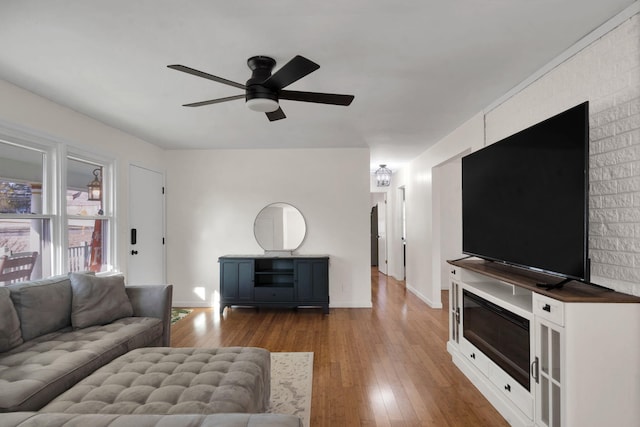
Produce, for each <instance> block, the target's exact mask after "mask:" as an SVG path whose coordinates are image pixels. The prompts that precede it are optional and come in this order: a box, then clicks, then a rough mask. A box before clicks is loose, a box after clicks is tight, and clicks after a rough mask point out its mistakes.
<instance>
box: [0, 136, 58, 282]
mask: <svg viewBox="0 0 640 427" xmlns="http://www.w3.org/2000/svg"><path fill="white" fill-rule="evenodd" d="M46 159H47V153H46V152H45V151H41V150H37V149H32V148H28V147H22V146H18V145H13V144H9V143H6V142H2V141H0V258H2V259H13V258H19V257H20V258H22V257H24V256H25V254H33V259H32V262H30V263H28V264H25V265H23V266H21V267H19V269H21V270H24V271H25V273H24V275H22V276H21V277H18V278H17V277H16V274H11V273H12V271H13V270H16V269H18V267H11V268H6V267H5V266H6V264H4V265H3V266H2V270H0V285H4V284H7V283H12V282H16V281H21V280H28V279H29V278H32V279H38V278H41V277H46V276H50V275H51V273H52V264H51V218H50V216H49V215H46V212H45V211H44V207H45V206H44V203H43V181H44V179H43V176H44V174H43V171H44V165H45V164H46Z"/></svg>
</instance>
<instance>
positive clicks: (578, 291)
mask: <svg viewBox="0 0 640 427" xmlns="http://www.w3.org/2000/svg"><path fill="white" fill-rule="evenodd" d="M447 262H448V263H449V264H451V265H455V266H456V267H460V268H464V269H466V270H470V271H474V272H476V273H480V274H483V275H485V276H487V277H491V278H494V279H497V280H501V281H503V282H506V283H510V284H512V285H515V286H519V287H521V288H525V289H529V290H530V291H533V292H536V293H538V294H541V295H545V296H548V297H549V298H553V299H557V300H558V301H562V302H592V303H640V297H636V296H633V295H628V294H623V293H621V292H616V291H613V290H610V289H606V288H602V287H599V286H593V285H587V284H585V283H580V282H578V281H575V280H572V281H570V282H568V283H565V284H564V286H563V287H562V288H560V289H544V288H540V287H538V286H536V284H537V283H557V282H560V280H562V279H560V278H558V277H554V276H550V275H548V274H544V273H537V272H534V271H528V270H524V269H522V268H518V267H513V266H509V265H505V264H500V263H497V262H491V261H485V260H482V259H464V260H457V261H456V260H454V261H447Z"/></svg>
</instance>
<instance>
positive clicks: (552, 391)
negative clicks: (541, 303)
mask: <svg viewBox="0 0 640 427" xmlns="http://www.w3.org/2000/svg"><path fill="white" fill-rule="evenodd" d="M535 328H536V340H537V346H536V360H535V362H534V365H533V367H532V371H533V375H534V376H536V379H537V384H536V424H537V425H538V426H539V427H560V426H562V425H563V423H562V406H561V390H562V388H561V385H562V379H561V378H562V361H561V354H562V353H563V352H562V347H563V346H564V341H563V335H564V328H562V327H560V326H558V325H554V324H553V323H549V322H546V321H544V320H541V319H536V325H535ZM585 374H586V373H585Z"/></svg>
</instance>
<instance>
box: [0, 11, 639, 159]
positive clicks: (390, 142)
mask: <svg viewBox="0 0 640 427" xmlns="http://www.w3.org/2000/svg"><path fill="white" fill-rule="evenodd" d="M632 3H633V1H632V0H535V1H532V0H406V1H397V0H323V1H315V2H313V1H311V0H297V1H294V0H272V1H264V0H263V1H259V0H237V1H228V0H224V1H223V0H218V1H217V0H189V1H187V0H183V1H178V0H173V1H169V0H110V1H97V0H39V1H36V0H20V1H18V0H0V78H2V79H5V80H7V81H9V82H11V83H14V84H16V85H18V86H20V87H23V88H25V89H27V90H29V91H31V92H34V93H36V94H38V95H41V96H44V97H46V98H49V99H51V100H53V101H55V102H57V103H59V104H62V105H65V106H67V107H69V108H72V109H73V110H76V111H79V112H81V113H84V114H86V115H88V116H91V117H93V118H95V119H97V120H100V121H102V122H104V123H106V124H109V125H111V126H113V127H116V128H119V129H122V130H124V131H126V132H128V133H131V134H133V135H136V136H138V137H140V138H142V139H144V140H147V141H149V142H151V143H153V144H156V145H158V146H161V147H165V148H174V149H187V148H270V147H273V148H279V147H280V148H309V147H366V146H369V147H370V149H371V165H372V167H373V166H374V165H377V164H379V163H386V164H388V165H389V166H390V167H391V168H392V169H394V168H398V167H400V166H401V165H403V164H404V163H406V162H407V161H408V160H410V159H412V158H414V157H415V156H417V155H418V154H420V153H421V152H423V151H424V150H425V149H426V148H427V147H428V146H429V145H430V144H433V143H434V142H437V141H438V140H439V139H441V138H442V137H444V136H446V135H447V134H448V133H450V132H451V131H452V130H453V129H455V128H456V127H457V126H458V125H460V124H462V123H463V122H465V121H466V120H467V119H469V118H470V117H472V116H473V115H474V114H476V113H478V112H479V111H481V110H482V109H483V108H485V107H486V106H487V105H489V104H490V103H491V102H492V101H494V100H496V99H497V98H498V97H499V96H500V95H502V94H504V93H505V92H507V91H508V90H509V89H511V88H513V87H514V86H516V85H517V84H518V83H520V82H521V81H522V80H524V79H525V78H526V77H528V76H529V75H531V74H532V73H533V72H535V71H536V70H538V69H539V68H541V67H542V66H543V65H545V64H546V63H547V62H549V61H550V60H551V59H553V58H554V57H555V56H557V55H558V54H560V53H561V52H562V51H564V50H565V49H567V48H568V47H569V46H571V45H572V44H574V43H575V42H576V41H578V40H579V39H581V38H582V37H584V36H585V35H586V34H588V33H589V32H591V31H592V30H594V29H595V28H597V27H598V26H599V25H601V24H602V23H604V22H605V21H607V20H608V19H609V18H610V17H612V16H614V15H615V14H617V13H618V12H620V11H621V10H623V9H624V8H625V7H627V6H629V5H630V4H632ZM254 55H267V56H271V57H273V58H274V59H275V60H276V61H277V62H278V65H276V69H277V68H279V67H280V66H281V65H283V64H284V63H286V62H287V61H288V60H289V59H291V58H292V57H293V56H295V55H302V56H305V57H307V58H309V59H311V60H312V61H314V62H317V63H318V64H320V66H321V68H320V69H319V70H318V71H316V72H314V73H312V74H310V75H308V76H307V77H305V78H303V79H302V80H299V81H298V82H295V83H294V84H292V85H291V86H289V87H288V88H287V89H291V90H303V91H304V90H308V91H316V92H333V93H345V94H353V95H355V100H354V102H353V103H352V104H351V106H349V107H340V106H327V105H320V104H310V103H303V102H294V101H286V100H283V101H281V106H282V108H283V110H284V111H285V113H286V114H287V119H284V120H280V121H276V122H269V121H268V120H267V118H266V117H265V116H264V114H262V113H256V112H253V111H250V110H248V109H247V108H246V107H245V106H244V105H243V101H242V100H236V101H231V102H227V103H223V104H215V105H209V106H204V107H198V108H186V107H182V106H181V105H182V104H184V103H188V102H195V101H203V100H208V99H213V98H219V97H224V96H230V95H237V94H241V93H242V92H241V90H239V89H235V88H233V87H230V86H225V85H222V84H219V83H216V82H213V81H210V80H205V79H202V78H198V77H194V76H191V75H188V74H185V73H180V72H177V71H174V70H171V69H168V68H167V67H166V66H167V65H169V64H183V65H187V66H189V67H192V68H196V69H198V70H201V71H205V72H207V73H210V74H214V75H216V76H220V77H224V78H227V79H229V80H233V81H236V82H240V83H244V82H245V81H246V80H247V79H248V78H249V77H250V70H249V69H248V68H247V65H246V60H247V58H249V57H251V56H254ZM0 102H2V101H0Z"/></svg>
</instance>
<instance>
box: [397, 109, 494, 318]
mask: <svg viewBox="0 0 640 427" xmlns="http://www.w3.org/2000/svg"><path fill="white" fill-rule="evenodd" d="M483 141H484V120H483V116H482V114H477V115H476V116H474V117H473V118H471V119H470V120H469V121H467V122H466V123H464V124H463V125H461V126H460V127H458V128H457V129H455V130H454V131H453V132H452V133H451V134H449V135H448V136H447V137H445V138H444V139H442V140H441V141H439V142H438V143H437V144H435V145H434V146H432V147H431V148H430V149H428V150H427V151H425V152H424V153H422V154H421V155H420V156H418V157H417V158H416V159H414V160H413V161H412V162H411V163H410V164H409V166H408V167H407V168H406V170H405V173H404V174H402V175H401V174H398V177H401V176H402V177H403V179H402V180H398V181H401V182H398V186H402V185H404V187H405V189H406V205H407V206H406V209H407V271H406V274H407V277H406V283H407V288H408V289H409V290H411V291H412V292H414V293H415V294H416V295H417V296H418V297H420V298H421V299H422V300H423V301H425V302H426V303H427V304H428V305H429V306H431V307H434V308H440V307H442V300H441V295H440V291H441V270H442V265H443V263H445V262H446V259H447V258H446V254H445V255H441V253H440V252H441V240H442V239H443V238H446V236H442V233H441V224H440V220H439V217H440V216H442V215H441V214H440V207H439V204H438V203H436V204H435V212H436V215H435V216H436V218H435V221H434V199H433V193H434V189H433V170H434V168H437V167H438V166H439V165H441V164H442V163H444V162H446V161H448V160H449V159H452V158H455V157H459V156H460V155H462V154H464V153H467V152H471V151H473V150H476V149H478V148H480V147H482V145H483ZM436 192H437V191H436ZM436 200H438V198H436ZM395 210H397V209H394V211H395ZM447 215H451V216H455V215H457V216H460V215H461V213H460V212H447Z"/></svg>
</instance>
